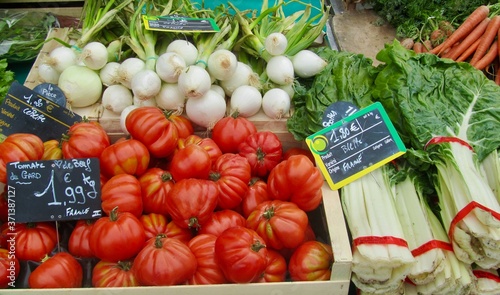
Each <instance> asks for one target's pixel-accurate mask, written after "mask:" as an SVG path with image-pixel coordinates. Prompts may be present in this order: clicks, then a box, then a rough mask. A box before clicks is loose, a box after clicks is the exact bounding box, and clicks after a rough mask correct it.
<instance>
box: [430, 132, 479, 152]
mask: <svg viewBox="0 0 500 295" xmlns="http://www.w3.org/2000/svg"><path fill="white" fill-rule="evenodd" d="M446 142H456V143H459V144H461V145H463V146H465V147H466V148H468V149H469V150H471V151H472V146H471V145H470V144H469V143H468V142H466V141H465V140H463V139H460V138H458V137H454V136H436V137H433V138H431V139H430V140H429V141H428V142H427V143H426V144H425V146H424V150H426V149H427V147H428V146H430V145H434V144H440V143H446Z"/></svg>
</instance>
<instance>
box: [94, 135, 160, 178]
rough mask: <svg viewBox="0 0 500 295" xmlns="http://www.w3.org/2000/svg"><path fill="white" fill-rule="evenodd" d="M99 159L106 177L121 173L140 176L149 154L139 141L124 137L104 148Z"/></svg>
mask: <svg viewBox="0 0 500 295" xmlns="http://www.w3.org/2000/svg"><path fill="white" fill-rule="evenodd" d="M99 159H100V161H99V162H100V164H101V172H102V173H103V174H104V176H106V177H112V176H114V175H117V174H122V173H125V174H131V175H135V176H141V175H142V174H143V173H144V172H146V170H147V169H148V166H149V161H150V159H151V156H150V154H149V151H148V149H147V148H146V146H145V145H144V144H143V143H141V142H140V141H138V140H135V139H125V140H122V141H120V142H115V143H114V144H112V145H110V146H109V147H107V148H105V149H104V151H103V152H102V154H101V157H100V158H99Z"/></svg>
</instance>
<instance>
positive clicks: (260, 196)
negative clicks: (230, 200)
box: [241, 177, 269, 218]
mask: <svg viewBox="0 0 500 295" xmlns="http://www.w3.org/2000/svg"><path fill="white" fill-rule="evenodd" d="M268 200H269V196H268V194H267V183H266V182H265V181H263V180H262V179H260V178H257V177H254V178H252V179H250V182H249V183H248V190H247V191H246V193H245V194H244V195H243V200H242V202H241V210H242V211H243V216H244V217H245V218H247V217H248V215H250V213H252V211H253V210H255V208H256V207H257V205H259V204H260V203H262V202H264V201H268Z"/></svg>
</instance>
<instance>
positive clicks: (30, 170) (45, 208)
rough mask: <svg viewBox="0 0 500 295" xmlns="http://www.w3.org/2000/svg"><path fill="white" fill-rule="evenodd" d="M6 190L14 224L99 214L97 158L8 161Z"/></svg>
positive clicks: (97, 216)
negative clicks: (11, 205)
mask: <svg viewBox="0 0 500 295" xmlns="http://www.w3.org/2000/svg"><path fill="white" fill-rule="evenodd" d="M6 190H7V194H8V197H9V200H11V199H12V200H14V202H13V204H15V207H14V208H13V209H14V210H15V215H14V216H15V219H16V220H15V221H16V222H39V221H57V220H77V219H91V218H99V217H101V215H102V213H101V182H100V169H99V159H97V158H81V159H64V160H45V161H22V162H10V163H9V164H8V165H7V187H6ZM11 209H12V208H11Z"/></svg>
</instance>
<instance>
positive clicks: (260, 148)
mask: <svg viewBox="0 0 500 295" xmlns="http://www.w3.org/2000/svg"><path fill="white" fill-rule="evenodd" d="M238 151H239V154H240V155H241V156H243V157H245V158H247V160H248V163H250V167H252V175H254V176H258V177H267V175H268V174H269V172H270V171H271V170H272V169H273V168H274V167H275V166H276V165H278V163H279V162H281V158H282V156H283V145H282V144H281V140H280V139H279V138H278V136H277V135H276V134H274V133H273V132H271V131H259V132H257V133H254V134H251V135H249V136H248V137H247V138H246V139H245V141H244V142H242V143H241V144H240V146H239V147H238Z"/></svg>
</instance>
